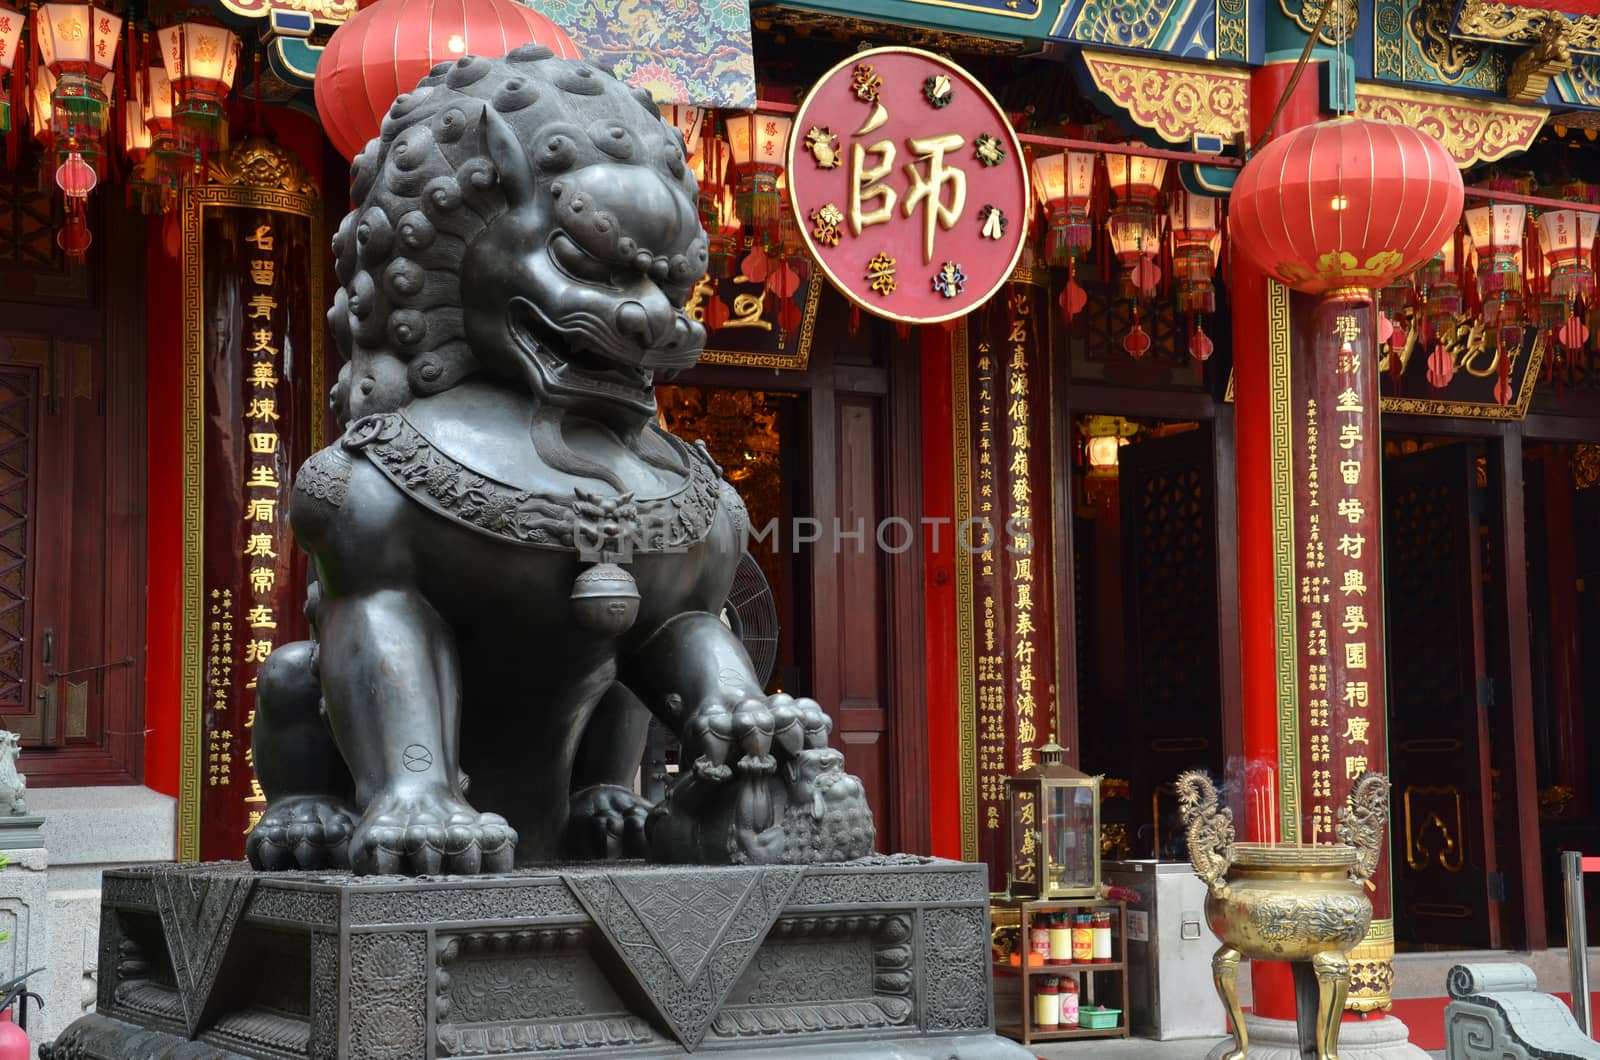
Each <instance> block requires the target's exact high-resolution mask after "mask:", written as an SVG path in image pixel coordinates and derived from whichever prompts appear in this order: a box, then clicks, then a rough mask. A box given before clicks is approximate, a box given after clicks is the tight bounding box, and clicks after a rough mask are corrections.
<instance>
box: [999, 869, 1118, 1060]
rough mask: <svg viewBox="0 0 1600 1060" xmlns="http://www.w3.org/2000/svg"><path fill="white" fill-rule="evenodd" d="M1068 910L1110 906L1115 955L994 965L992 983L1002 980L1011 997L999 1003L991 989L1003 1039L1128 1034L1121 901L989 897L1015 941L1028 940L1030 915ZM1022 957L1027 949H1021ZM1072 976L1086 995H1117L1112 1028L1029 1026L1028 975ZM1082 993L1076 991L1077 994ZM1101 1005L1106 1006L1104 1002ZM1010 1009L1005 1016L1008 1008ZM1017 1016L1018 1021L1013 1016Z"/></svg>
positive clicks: (1027, 1042) (1030, 977)
mask: <svg viewBox="0 0 1600 1060" xmlns="http://www.w3.org/2000/svg"><path fill="white" fill-rule="evenodd" d="M1069 909H1099V910H1105V909H1110V910H1112V911H1113V912H1114V913H1115V920H1114V922H1113V926H1112V932H1111V951H1112V955H1113V956H1114V957H1116V958H1117V959H1116V960H1114V961H1103V962H1101V963H1099V964H1094V963H1087V964H1086V963H1073V964H1036V963H1028V964H1009V963H1007V964H993V965H992V967H993V971H994V979H995V980H996V986H997V987H998V986H999V984H1001V983H1004V984H1005V987H1006V989H1005V993H1006V994H1007V995H1010V994H1013V993H1015V994H1016V995H1017V996H1016V997H1010V996H1008V997H1007V998H1006V999H1005V1001H1004V1002H1002V1001H1001V998H1000V997H999V996H998V995H999V993H1000V991H999V990H998V989H997V990H996V995H997V996H996V998H995V1007H996V1015H997V1019H996V1023H997V1024H998V1026H997V1028H996V1029H997V1030H998V1031H999V1032H1000V1033H1001V1034H1003V1035H1005V1036H1006V1037H1008V1038H1011V1039H1013V1040H1015V1041H1019V1042H1021V1043H1022V1044H1023V1045H1030V1044H1032V1043H1033V1042H1053V1041H1065V1040H1068V1039H1072V1038H1126V1037H1128V1019H1129V1017H1130V1015H1131V1013H1130V1012H1129V1005H1128V964H1127V957H1128V907H1127V904H1126V903H1124V902H1118V901H1113V900H1111V899H1108V898H1018V899H1011V898H995V899H992V900H991V902H990V917H991V920H992V922H993V923H994V924H995V925H996V926H997V927H998V926H1003V927H1006V928H1011V929H1013V930H1016V931H1017V932H1018V933H1019V939H1018V941H1019V944H1020V945H1021V946H1023V947H1026V946H1027V944H1028V931H1029V928H1030V927H1032V925H1033V921H1034V917H1035V916H1036V915H1038V914H1040V913H1054V912H1059V911H1063V910H1069ZM1023 955H1024V957H1027V956H1031V953H1030V952H1029V951H1028V950H1026V949H1024V950H1023ZM1095 972H1111V973H1112V978H1111V980H1110V981H1109V982H1108V981H1107V980H1106V979H1104V978H1100V977H1097V976H1096V977H1094V978H1092V979H1091V978H1090V977H1091V976H1093V975H1094V973H1095ZM1051 975H1054V976H1066V975H1071V976H1077V977H1080V978H1081V979H1082V980H1083V982H1084V983H1085V984H1095V985H1094V986H1091V989H1090V990H1089V991H1088V994H1089V995H1090V996H1092V997H1096V998H1098V997H1100V996H1101V995H1102V994H1103V993H1105V992H1107V991H1110V992H1114V993H1115V994H1116V995H1117V997H1118V998H1119V1002H1118V1004H1117V1005H1116V1006H1115V1007H1118V1008H1120V1009H1121V1010H1122V1013H1121V1015H1120V1016H1119V1017H1118V1025H1117V1026H1115V1027H1106V1028H1103V1029H1102V1028H1099V1027H1070V1028H1067V1029H1065V1030H1054V1031H1045V1030H1036V1029H1035V1028H1034V1026H1033V995H1032V992H1031V991H1030V989H1029V988H1030V985H1031V982H1032V980H1033V979H1034V978H1035V977H1036V976H1051ZM1083 995H1084V992H1083V991H1080V994H1079V996H1080V997H1082V996H1083ZM1100 1003H1101V1004H1106V1005H1107V1007H1112V1006H1110V1005H1109V1004H1108V1003H1107V1001H1105V1000H1101V1001H1100ZM1006 1010H1009V1015H1007V1011H1006ZM1018 1016H1020V1017H1021V1022H1018V1020H1017V1017H1018Z"/></svg>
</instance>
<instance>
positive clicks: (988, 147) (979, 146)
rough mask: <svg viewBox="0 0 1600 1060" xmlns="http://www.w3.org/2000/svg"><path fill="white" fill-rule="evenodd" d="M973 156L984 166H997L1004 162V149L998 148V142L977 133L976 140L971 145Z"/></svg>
mask: <svg viewBox="0 0 1600 1060" xmlns="http://www.w3.org/2000/svg"><path fill="white" fill-rule="evenodd" d="M972 150H973V154H974V155H975V156H976V157H977V159H978V161H979V162H981V163H983V164H984V165H986V166H998V165H999V164H1000V163H1001V162H1004V161H1005V160H1006V149H1005V148H1004V147H1002V146H1000V141H999V140H998V139H996V138H995V137H993V136H990V135H989V134H988V133H979V134H978V139H977V140H976V141H974V142H973V145H972Z"/></svg>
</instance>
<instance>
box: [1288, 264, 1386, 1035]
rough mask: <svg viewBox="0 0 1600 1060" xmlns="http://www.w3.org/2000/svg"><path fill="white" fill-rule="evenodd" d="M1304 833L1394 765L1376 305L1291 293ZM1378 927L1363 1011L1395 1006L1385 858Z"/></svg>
mask: <svg viewBox="0 0 1600 1060" xmlns="http://www.w3.org/2000/svg"><path fill="white" fill-rule="evenodd" d="M1289 320H1290V325H1289V334H1290V348H1289V358H1288V361H1289V363H1288V373H1287V382H1288V388H1287V389H1288V394H1289V419H1290V429H1289V435H1290V437H1289V444H1290V448H1291V453H1292V457H1291V466H1292V468H1293V481H1294V487H1293V489H1294V494H1293V504H1294V507H1293V512H1294V516H1293V525H1294V549H1293V551H1292V553H1291V558H1292V560H1293V562H1294V566H1295V576H1294V581H1293V588H1294V597H1295V628H1296V630H1297V633H1298V636H1297V638H1296V642H1295V666H1294V670H1295V675H1296V681H1297V687H1296V689H1295V691H1296V692H1297V694H1298V700H1299V704H1298V710H1297V711H1296V713H1295V716H1294V718H1292V719H1290V718H1285V719H1284V721H1285V722H1286V723H1288V722H1290V721H1291V720H1292V721H1293V722H1294V723H1295V725H1296V729H1297V731H1296V732H1295V733H1294V738H1293V745H1294V749H1295V750H1296V752H1297V756H1296V757H1297V765H1298V768H1297V769H1296V770H1295V773H1296V774H1297V777H1296V780H1297V782H1298V783H1297V786H1298V791H1297V792H1293V793H1292V794H1296V795H1297V796H1298V805H1297V806H1294V807H1293V809H1292V812H1291V813H1290V814H1289V815H1288V816H1289V817H1292V818H1294V819H1297V820H1298V821H1299V841H1300V842H1302V843H1311V844H1315V845H1320V844H1326V843H1334V842H1338V839H1337V837H1336V835H1335V821H1336V820H1337V816H1338V810H1339V808H1340V807H1342V806H1343V805H1344V804H1345V800H1346V798H1347V797H1348V795H1349V792H1350V788H1351V785H1353V784H1354V782H1355V780H1356V778H1358V777H1359V776H1361V774H1362V773H1364V772H1367V771H1368V770H1371V771H1373V772H1377V773H1387V771H1388V761H1387V753H1386V749H1387V743H1386V742H1385V740H1384V717H1385V696H1384V688H1385V685H1384V667H1383V663H1384V660H1383V648H1384V636H1383V562H1382V556H1383V550H1382V541H1383V536H1382V532H1381V530H1380V527H1379V521H1380V516H1381V512H1382V506H1383V490H1382V487H1381V484H1380V483H1381V470H1382V459H1383V449H1382V446H1381V445H1380V444H1379V440H1378V368H1377V361H1378V358H1377V356H1376V352H1375V351H1376V346H1377V343H1376V342H1375V341H1374V333H1375V331H1376V328H1377V320H1376V313H1375V312H1374V309H1373V306H1372V303H1371V302H1370V301H1369V302H1367V303H1365V304H1356V305H1352V304H1347V303H1343V302H1340V301H1337V300H1332V299H1321V298H1317V297H1314V296H1311V295H1303V294H1298V293H1292V294H1290V295H1289ZM1367 887H1368V889H1369V893H1368V897H1369V898H1370V899H1371V900H1372V928H1371V930H1370V931H1369V933H1368V935H1367V938H1366V939H1365V940H1363V941H1362V943H1361V944H1360V945H1359V946H1357V947H1356V949H1355V950H1353V951H1352V952H1351V954H1350V958H1351V964H1350V994H1349V997H1348V1000H1347V1002H1346V1007H1347V1008H1349V1009H1351V1010H1352V1011H1356V1012H1370V1011H1373V1010H1376V1009H1382V1008H1387V1007H1388V1005H1389V1000H1390V987H1391V986H1392V985H1393V982H1394V919H1393V915H1392V911H1391V909H1390V905H1389V873H1388V862H1387V860H1385V861H1384V862H1383V868H1382V869H1381V870H1380V871H1379V872H1377V873H1375V874H1374V875H1373V877H1372V878H1371V879H1370V880H1368V881H1367Z"/></svg>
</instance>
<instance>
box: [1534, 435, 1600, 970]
mask: <svg viewBox="0 0 1600 1060" xmlns="http://www.w3.org/2000/svg"><path fill="white" fill-rule="evenodd" d="M1523 480H1524V482H1525V483H1526V488H1525V492H1524V497H1525V502H1524V503H1525V508H1524V516H1525V520H1526V535H1527V536H1526V554H1527V563H1528V618H1529V623H1528V627H1529V628H1528V633H1529V639H1530V659H1531V663H1532V665H1531V666H1530V667H1529V675H1530V678H1531V681H1532V692H1533V696H1532V706H1533V752H1534V772H1535V787H1536V791H1537V799H1538V818H1539V854H1540V857H1539V861H1540V864H1541V865H1543V866H1544V870H1545V871H1544V908H1545V917H1546V927H1547V930H1548V932H1549V938H1550V941H1551V943H1552V945H1563V944H1564V943H1565V938H1566V919H1565V915H1564V912H1563V910H1564V908H1565V907H1564V905H1563V901H1564V899H1563V897H1562V891H1561V878H1560V874H1559V872H1558V871H1557V866H1558V865H1559V864H1560V859H1561V852H1562V851H1564V850H1576V851H1580V852H1582V853H1584V854H1588V855H1593V854H1595V853H1596V852H1600V815H1597V813H1596V808H1597V806H1600V801H1597V800H1600V790H1597V789H1596V786H1595V781H1594V779H1593V778H1594V777H1596V776H1600V556H1597V555H1596V554H1595V550H1594V548H1593V547H1591V542H1593V541H1595V540H1596V539H1597V538H1600V446H1595V445H1588V444H1572V443H1555V442H1547V443H1532V442H1530V443H1526V444H1525V445H1524V448H1523ZM1584 896H1585V899H1586V902H1587V906H1588V909H1587V923H1588V925H1589V944H1590V945H1591V946H1592V945H1596V944H1597V943H1600V893H1597V891H1596V888H1594V887H1592V886H1591V887H1587V888H1585V889H1584Z"/></svg>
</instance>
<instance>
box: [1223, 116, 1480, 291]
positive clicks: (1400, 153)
mask: <svg viewBox="0 0 1600 1060" xmlns="http://www.w3.org/2000/svg"><path fill="white" fill-rule="evenodd" d="M1463 198H1464V194H1463V191H1462V185H1461V173H1460V171H1459V170H1458V169H1457V168H1456V164H1455V162H1454V160H1453V159H1451V157H1450V155H1449V153H1448V152H1446V151H1445V149H1444V146H1443V145H1442V144H1440V143H1439V141H1438V140H1436V139H1434V138H1433V137H1432V136H1429V135H1428V134H1427V133H1425V132H1420V131H1418V130H1416V129H1413V128H1411V127H1410V126H1406V125H1395V124H1393V123H1390V122H1382V121H1368V120H1366V119H1364V118H1349V117H1345V118H1336V119H1334V120H1333V121H1325V122H1320V123H1318V124H1316V125H1307V126H1304V127H1302V128H1299V129H1295V130H1294V131H1293V132H1289V133H1285V134H1284V135H1282V136H1279V137H1276V138H1275V139H1273V140H1272V141H1271V142H1270V143H1268V144H1267V146H1266V147H1264V148H1262V150H1261V151H1260V152H1259V153H1258V154H1256V155H1255V157H1253V158H1251V159H1250V161H1249V162H1248V163H1246V164H1245V167H1244V169H1243V170H1241V171H1240V173H1239V179H1238V181H1237V182H1236V183H1235V184H1234V187H1233V194H1232V197H1231V202H1230V204H1229V209H1228V232H1229V235H1230V237H1231V239H1232V242H1233V245H1234V246H1235V247H1237V248H1238V249H1239V250H1240V251H1241V252H1243V253H1244V254H1245V255H1246V256H1248V257H1249V258H1250V260H1251V261H1253V262H1255V264H1256V266H1257V267H1258V268H1260V269H1261V270H1262V271H1264V272H1266V273H1267V274H1268V275H1270V276H1273V277H1275V278H1276V279H1278V280H1279V281H1281V282H1282V283H1284V284H1286V285H1287V286H1289V287H1292V288H1294V289H1295V290H1297V291H1304V292H1306V293H1307V294H1318V295H1329V296H1344V297H1349V298H1363V299H1370V297H1371V291H1372V289H1373V288H1377V287H1382V286H1383V285H1384V284H1386V283H1388V282H1389V281H1390V280H1392V279H1394V278H1395V277H1396V276H1403V275H1405V274H1406V273H1409V272H1411V271H1412V270H1414V269H1415V268H1416V267H1417V266H1419V265H1421V264H1422V263H1423V262H1425V261H1428V260H1429V259H1430V258H1432V257H1433V256H1434V255H1436V254H1437V253H1439V247H1440V245H1441V244H1442V243H1443V242H1444V240H1445V238H1446V237H1447V236H1448V235H1449V234H1450V232H1451V231H1452V230H1453V229H1454V228H1455V226H1456V222H1457V221H1459V220H1460V218H1461V205H1462V201H1463Z"/></svg>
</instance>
